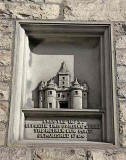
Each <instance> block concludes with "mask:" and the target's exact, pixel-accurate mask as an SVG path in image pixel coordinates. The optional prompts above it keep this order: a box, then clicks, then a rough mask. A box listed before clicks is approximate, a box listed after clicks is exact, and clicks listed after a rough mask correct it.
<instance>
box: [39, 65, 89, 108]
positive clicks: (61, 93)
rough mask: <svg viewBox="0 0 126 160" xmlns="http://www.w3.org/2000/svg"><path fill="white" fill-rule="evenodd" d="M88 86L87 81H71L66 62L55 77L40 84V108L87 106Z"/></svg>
mask: <svg viewBox="0 0 126 160" xmlns="http://www.w3.org/2000/svg"><path fill="white" fill-rule="evenodd" d="M87 93H88V86H87V84H86V83H85V82H83V83H80V82H78V80H77V78H76V79H75V80H74V81H71V75H70V72H69V70H68V69H67V66H66V64H65V62H62V64H61V67H60V69H59V71H58V73H57V75H56V76H55V77H53V78H52V79H50V80H49V81H48V82H43V81H41V83H40V85H39V108H50V109H51V108H52V109H56V108H57V109H59V108H61V109H62V108H64V109H67V108H68V109H83V108H87Z"/></svg>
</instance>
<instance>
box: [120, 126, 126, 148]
mask: <svg viewBox="0 0 126 160" xmlns="http://www.w3.org/2000/svg"><path fill="white" fill-rule="evenodd" d="M120 145H121V146H122V147H126V124H120Z"/></svg>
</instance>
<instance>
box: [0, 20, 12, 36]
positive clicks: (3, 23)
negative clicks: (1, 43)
mask: <svg viewBox="0 0 126 160" xmlns="http://www.w3.org/2000/svg"><path fill="white" fill-rule="evenodd" d="M13 30H14V27H13V23H12V21H8V20H0V31H1V32H4V33H5V32H6V33H12V32H13Z"/></svg>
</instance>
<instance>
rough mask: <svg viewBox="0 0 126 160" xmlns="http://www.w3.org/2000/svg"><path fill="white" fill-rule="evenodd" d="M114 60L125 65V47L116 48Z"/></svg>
mask: <svg viewBox="0 0 126 160" xmlns="http://www.w3.org/2000/svg"><path fill="white" fill-rule="evenodd" d="M116 60H117V64H120V65H126V49H117V50H116Z"/></svg>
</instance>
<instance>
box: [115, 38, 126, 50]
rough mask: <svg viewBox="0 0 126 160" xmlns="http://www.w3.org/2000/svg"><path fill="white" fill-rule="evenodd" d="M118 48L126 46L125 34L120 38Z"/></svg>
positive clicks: (117, 43)
mask: <svg viewBox="0 0 126 160" xmlns="http://www.w3.org/2000/svg"><path fill="white" fill-rule="evenodd" d="M116 48H126V35H123V36H121V37H120V38H119V39H118V41H117V42H116Z"/></svg>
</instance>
